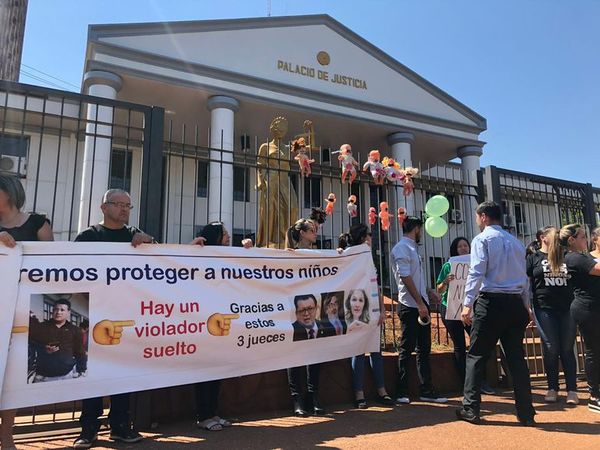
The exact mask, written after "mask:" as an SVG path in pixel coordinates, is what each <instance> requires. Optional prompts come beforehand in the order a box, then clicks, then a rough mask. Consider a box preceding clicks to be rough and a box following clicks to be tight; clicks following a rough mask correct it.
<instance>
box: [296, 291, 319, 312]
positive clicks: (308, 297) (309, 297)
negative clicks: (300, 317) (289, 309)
mask: <svg viewBox="0 0 600 450" xmlns="http://www.w3.org/2000/svg"><path fill="white" fill-rule="evenodd" d="M302 300H312V301H313V302H315V306H317V298H316V297H315V296H314V295H312V294H301V295H296V296H295V297H294V308H295V309H296V311H298V302H300V301H302Z"/></svg>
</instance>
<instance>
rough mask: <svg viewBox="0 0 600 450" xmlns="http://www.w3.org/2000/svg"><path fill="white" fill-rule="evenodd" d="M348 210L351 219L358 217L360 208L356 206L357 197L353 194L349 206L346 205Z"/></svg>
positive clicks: (349, 198)
mask: <svg viewBox="0 0 600 450" xmlns="http://www.w3.org/2000/svg"><path fill="white" fill-rule="evenodd" d="M346 209H347V210H348V214H350V217H356V216H358V207H357V206H356V195H354V194H352V195H351V196H350V197H348V204H347V205H346Z"/></svg>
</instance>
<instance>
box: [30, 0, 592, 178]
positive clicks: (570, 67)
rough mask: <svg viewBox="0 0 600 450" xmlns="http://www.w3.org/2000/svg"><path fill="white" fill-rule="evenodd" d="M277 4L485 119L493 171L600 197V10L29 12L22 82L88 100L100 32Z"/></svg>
mask: <svg viewBox="0 0 600 450" xmlns="http://www.w3.org/2000/svg"><path fill="white" fill-rule="evenodd" d="M269 3H270V4H271V15H273V16H281V15H298V14H323V13H324V14H329V15H331V16H332V17H333V18H335V19H336V20H338V21H340V22H341V23H342V24H344V25H345V26H347V27H348V28H350V29H351V30H353V31H354V32H356V33H357V34H359V35H361V36H362V37H363V38H365V39H367V40H368V41H370V42H371V43H373V44H374V45H376V46H377V47H379V48H380V49H382V50H383V51H384V52H386V53H388V54H389V55H390V56H392V57H393V58H395V59H397V60H398V61H400V62H401V63H402V64H404V65H406V66H408V67H409V68H411V69H412V70H414V71H415V72H417V73H418V74H420V75H421V76H423V77H424V78H426V79H427V80H429V81H430V82H432V83H433V84H435V85H437V86H438V87H439V88H441V89H442V90H444V91H446V92H447V93H448V94H450V95H452V96H453V97H455V98H456V99H458V100H459V101H461V102H462V103H464V104H466V105H467V106H469V107H470V108H472V109H473V110H475V111H476V112H478V113H479V114H481V115H482V116H484V117H485V118H486V119H487V122H488V130H487V131H486V132H484V133H483V134H482V135H481V139H482V140H483V141H486V142H487V145H486V146H485V147H484V156H483V157H482V166H487V165H491V164H492V165H496V166H499V167H503V168H509V169H514V170H520V171H524V172H533V173H537V174H541V175H546V176H550V177H555V178H561V179H568V180H575V181H579V182H585V183H592V184H593V185H594V186H596V187H600V165H599V164H598V161H599V160H600V156H598V155H599V154H600V144H599V142H600V139H599V138H598V137H599V136H598V135H599V134H600V25H599V24H600V0H562V1H559V0H496V1H491V0H452V1H450V0H412V1H408V0H360V1H359V0H320V1H315V0H302V1H298V0H287V1H286V0H271V1H270V2H269V1H268V0H218V1H217V0H195V1H194V0H170V1H167V0H119V1H115V0H102V1H99V0H97V1H91V0H78V1H76V0H29V10H28V15H27V27H26V32H25V33H26V34H25V44H24V50H23V61H22V62H23V64H24V65H23V70H24V71H25V72H27V73H28V74H29V75H26V74H25V73H22V75H21V81H22V82H24V83H31V84H44V82H42V81H40V80H36V79H34V78H31V76H30V75H35V76H37V77H39V78H42V79H45V80H47V81H50V82H52V83H55V84H57V85H59V86H61V87H63V88H66V89H70V90H75V91H78V90H79V89H78V87H79V85H80V81H81V75H82V67H83V59H84V55H85V43H86V36H87V26H88V24H91V23H120V22H121V23H127V22H156V21H161V20H206V19H225V18H239V17H257V16H266V15H267V10H268V5H269ZM299 45H301V43H300V42H299ZM36 70H37V71H42V72H44V73H46V74H47V75H52V76H53V77H56V78H58V79H60V80H62V81H58V80H56V79H52V78H49V77H48V76H47V75H43V74H40V73H39V72H36ZM52 87H56V86H52ZM593 155H596V156H593ZM594 161H595V163H593V162H594Z"/></svg>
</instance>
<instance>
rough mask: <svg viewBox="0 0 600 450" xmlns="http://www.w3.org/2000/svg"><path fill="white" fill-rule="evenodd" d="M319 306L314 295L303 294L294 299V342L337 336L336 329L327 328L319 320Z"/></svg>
mask: <svg viewBox="0 0 600 450" xmlns="http://www.w3.org/2000/svg"><path fill="white" fill-rule="evenodd" d="M318 310H319V304H318V301H317V298H316V297H315V295H314V294H301V295H296V296H295V297H294V311H295V316H294V319H295V320H294V322H292V327H293V328H294V339H293V340H294V341H305V340H308V339H316V338H322V337H327V336H335V329H334V328H329V327H325V326H324V324H323V322H321V321H320V320H317V312H318Z"/></svg>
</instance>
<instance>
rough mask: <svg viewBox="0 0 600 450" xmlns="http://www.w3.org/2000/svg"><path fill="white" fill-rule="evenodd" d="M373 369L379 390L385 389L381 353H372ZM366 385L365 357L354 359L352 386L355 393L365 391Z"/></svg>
mask: <svg viewBox="0 0 600 450" xmlns="http://www.w3.org/2000/svg"><path fill="white" fill-rule="evenodd" d="M371 369H372V370H373V378H375V385H376V387H377V389H382V388H385V382H384V380H383V358H382V357H381V353H380V352H373V353H371ZM364 384H365V355H357V356H353V357H352V386H353V387H354V392H357V391H363V390H364Z"/></svg>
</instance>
